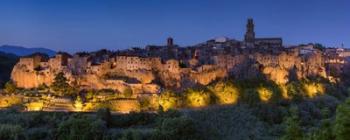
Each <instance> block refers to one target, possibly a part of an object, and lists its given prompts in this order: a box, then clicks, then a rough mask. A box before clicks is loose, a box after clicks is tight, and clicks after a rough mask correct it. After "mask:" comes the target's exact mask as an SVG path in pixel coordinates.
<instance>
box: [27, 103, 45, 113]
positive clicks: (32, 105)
mask: <svg viewBox="0 0 350 140" xmlns="http://www.w3.org/2000/svg"><path fill="white" fill-rule="evenodd" d="M43 106H44V103H43V102H42V101H40V102H31V103H28V104H27V105H26V107H27V111H40V110H42V109H43Z"/></svg>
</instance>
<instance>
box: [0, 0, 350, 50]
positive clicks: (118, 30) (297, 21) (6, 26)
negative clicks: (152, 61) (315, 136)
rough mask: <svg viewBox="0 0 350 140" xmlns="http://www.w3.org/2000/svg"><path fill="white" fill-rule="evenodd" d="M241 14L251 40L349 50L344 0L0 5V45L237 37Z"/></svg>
mask: <svg viewBox="0 0 350 140" xmlns="http://www.w3.org/2000/svg"><path fill="white" fill-rule="evenodd" d="M248 17H252V18H254V21H255V25H256V26H255V27H256V30H255V31H256V36H257V37H283V39H284V43H285V44H287V45H289V44H300V43H309V42H320V43H322V44H325V45H327V46H332V47H334V46H340V45H341V44H342V43H344V45H345V46H350V1H349V0H1V1H0V45H3V44H11V45H22V46H26V47H46V48H50V49H54V50H62V51H69V52H76V51H93V50H98V49H101V48H107V49H112V50H116V49H124V48H128V47H134V46H140V47H143V46H144V45H147V44H165V39H166V38H167V37H168V36H172V37H173V38H174V40H175V42H176V43H177V44H179V45H182V46H185V45H193V44H196V43H200V42H203V41H206V40H208V39H211V38H215V37H218V36H227V37H230V38H235V39H239V40H241V39H242V38H243V35H244V32H245V24H246V20H247V18H248Z"/></svg>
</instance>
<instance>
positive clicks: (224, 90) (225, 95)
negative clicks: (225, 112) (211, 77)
mask: <svg viewBox="0 0 350 140" xmlns="http://www.w3.org/2000/svg"><path fill="white" fill-rule="evenodd" d="M209 89H210V90H211V91H212V92H213V93H214V94H215V96H216V97H217V98H218V100H219V103H220V104H235V103H237V101H238V98H239V91H238V89H237V88H236V87H235V86H234V85H233V84H232V83H224V82H220V83H217V84H216V85H215V86H211V87H209Z"/></svg>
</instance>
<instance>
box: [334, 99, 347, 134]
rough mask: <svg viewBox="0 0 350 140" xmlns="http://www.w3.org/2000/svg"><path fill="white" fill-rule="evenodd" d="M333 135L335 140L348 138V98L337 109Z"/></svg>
mask: <svg viewBox="0 0 350 140" xmlns="http://www.w3.org/2000/svg"><path fill="white" fill-rule="evenodd" d="M334 134H335V136H336V140H348V139H349V138H350V98H348V99H347V100H346V101H345V102H344V103H343V104H340V105H339V106H338V107H337V111H336V119H335V128H334Z"/></svg>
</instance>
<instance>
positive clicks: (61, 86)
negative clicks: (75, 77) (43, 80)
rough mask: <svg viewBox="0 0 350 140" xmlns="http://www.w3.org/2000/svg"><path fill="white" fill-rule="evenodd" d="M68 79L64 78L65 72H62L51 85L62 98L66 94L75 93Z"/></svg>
mask: <svg viewBox="0 0 350 140" xmlns="http://www.w3.org/2000/svg"><path fill="white" fill-rule="evenodd" d="M67 81H68V80H67V78H66V77H65V76H64V73H63V72H60V73H58V74H57V75H56V77H55V79H54V82H53V83H52V85H51V88H52V90H53V91H55V92H56V93H57V94H58V95H60V96H62V95H65V94H70V93H71V92H73V89H72V87H71V86H70V85H69V84H68V83H67Z"/></svg>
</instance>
